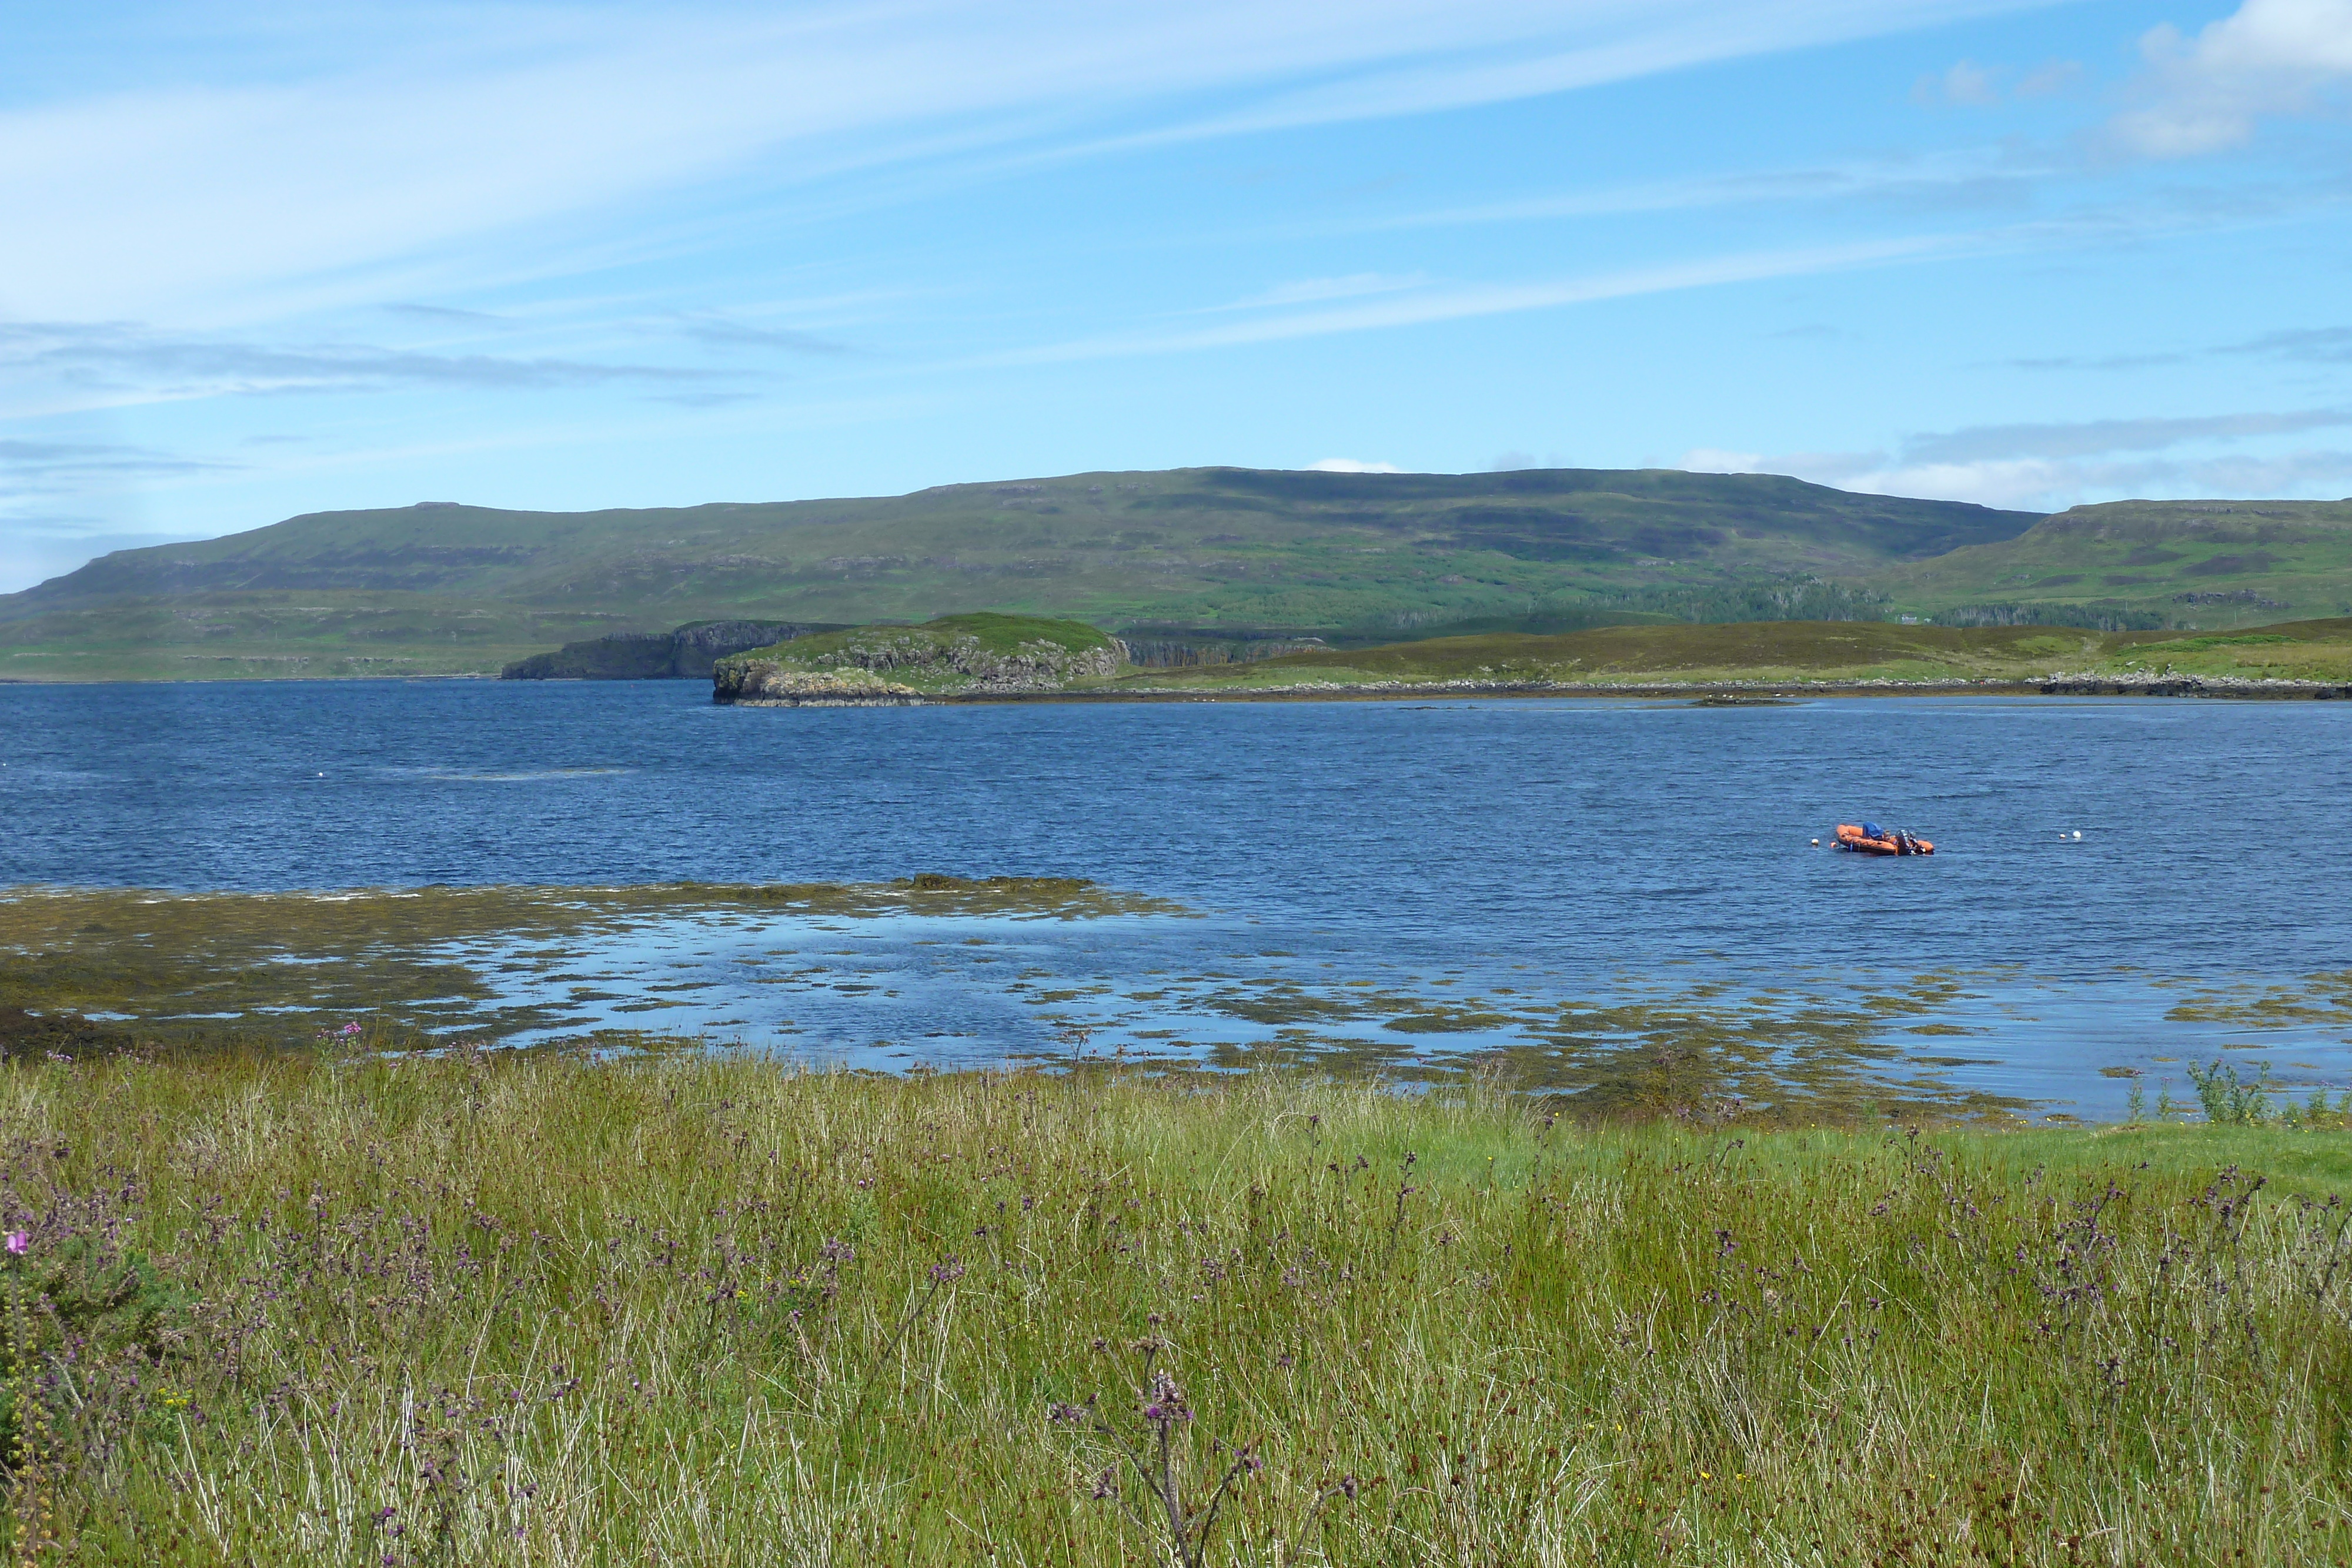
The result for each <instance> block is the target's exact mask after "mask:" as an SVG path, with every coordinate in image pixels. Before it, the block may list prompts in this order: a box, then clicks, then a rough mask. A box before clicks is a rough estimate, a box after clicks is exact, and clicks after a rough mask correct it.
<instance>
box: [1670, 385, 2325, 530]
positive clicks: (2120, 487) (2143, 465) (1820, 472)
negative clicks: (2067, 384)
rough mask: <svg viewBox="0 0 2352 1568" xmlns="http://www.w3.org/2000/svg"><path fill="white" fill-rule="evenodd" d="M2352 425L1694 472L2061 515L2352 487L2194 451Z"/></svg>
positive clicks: (2067, 428)
mask: <svg viewBox="0 0 2352 1568" xmlns="http://www.w3.org/2000/svg"><path fill="white" fill-rule="evenodd" d="M2347 427H2352V411H2347V410H2340V409H2305V410H2297V411H2294V412H2289V413H2230V414H2212V415H2204V416H2197V417H2189V418H2151V419H2104V420H2083V421H2072V422H2068V421H2053V422H2049V423H2021V424H1998V425H1978V426H1972V427H1969V428H1967V429H1962V430H1953V431H1944V432H1939V433H1935V434H1922V435H1916V436H1913V437H1911V438H1909V439H1907V440H1906V441H1904V442H1903V443H1902V444H1900V445H1899V446H1898V447H1897V448H1896V449H1895V450H1894V451H1891V452H1889V451H1877V452H1794V453H1782V454H1779V455H1767V454H1763V453H1756V452H1727V451H1720V450H1715V449H1706V448H1703V449H1700V450H1697V451H1693V452H1690V453H1687V454H1685V456H1684V458H1683V465H1684V466H1685V467H1687V468H1691V469H1694V470H1696V471H1699V472H1703V473H1773V474H1792V475H1795V476H1798V477H1799V478H1803V479H1811V480H1812V481H1814V482H1815V483H1817V484H1822V485H1834V486H1839V487H1840V488H1842V489H1849V490H1862V491H1866V492H1870V493H1873V494H1878V495H1895V496H1929V497H1940V498H1943V499H1947V500H1956V501H1975V502H1978V503H1979V504H1981V505H1984V506H1991V507H2019V508H2024V509H2029V510H2040V511H2054V510H2058V509H2061V508H2063V507H2069V506H2073V505H2075V504H2077V503H2078V502H2080V501H2083V500H2084V499H2107V498H2116V497H2126V496H2133V495H2149V494H2168V495H2176V496H2177V495H2184V494H2199V495H2265V494H2267V495H2294V494H2300V493H2308V492H2310V491H2312V490H2314V489H2315V488H2316V489H2330V490H2341V489H2343V488H2345V487H2352V453H2347V452H2344V451H2340V450H2331V449H2307V450H2301V451H2291V452H2275V451H2238V452H2230V451H2222V452H2212V451H2206V452H2202V453H2199V452H2196V451H2194V449H2195V448H2198V447H2208V448H2210V447H2214V446H2223V447H2226V446H2230V445H2232V444H2243V443H2248V442H2259V441H2262V440H2263V438H2272V437H2277V436H2282V435H2294V434H2304V433H2307V432H2310V431H2315V430H2334V429H2344V428H2347ZM2180 448H2189V449H2191V450H2190V451H2189V452H2188V453H2181V452H2180V451H2179V449H2180ZM2152 454H2167V455H2152Z"/></svg>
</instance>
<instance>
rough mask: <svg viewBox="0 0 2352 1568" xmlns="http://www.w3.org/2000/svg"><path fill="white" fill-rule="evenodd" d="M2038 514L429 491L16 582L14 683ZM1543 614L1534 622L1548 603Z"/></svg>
mask: <svg viewBox="0 0 2352 1568" xmlns="http://www.w3.org/2000/svg"><path fill="white" fill-rule="evenodd" d="M2036 520H2037V519H2036V517H2034V516H2033V515H2032V514H2029V513H2022V512H2000V511H1992V510H1989V509H1987V508H1984V507H1973V506H1967V505H1962V504H1959V503H1955V502H1945V501H1916V500H1906V499H1902V498H1899V497H1881V496H1862V495H1850V494H1847V493H1845V492H1843V491H1838V490H1832V489H1828V488H1825V487H1823V486H1818V485H1808V484H1804V483H1802V482H1801V481H1799V480H1795V479H1787V478H1778V477H1774V476H1762V475H1724V474H1685V473H1679V472H1675V471H1671V470H1648V469H1645V470H1633V471H1605V470H1591V469H1538V470H1530V471H1527V472H1522V473H1514V474H1469V475H1426V474H1400V475H1387V474H1367V475H1357V474H1322V473H1294V472H1278V471H1261V470H1254V469H1240V468H1195V469H1179V470H1174V471H1171V472H1166V473H1135V474H1080V475H1073V476H1066V477H1062V478H1055V479H1037V480H1023V481H1015V482H1007V483H998V484H982V485H953V486H940V487H939V488H936V489H930V490H922V491H918V492H916V493H915V494H913V495H909V496H900V497H880V498H867V499H850V500H821V501H797V502H788V503H778V504H770V505H735V504H718V505H710V506H702V507H675V508H654V509H647V510H628V511H619V510H615V511H600V512H576V513H562V512H511V511H499V510H493V509H490V508H487V507H467V506H458V505H454V504H436V503H426V504H422V505H419V506H415V507H402V508H397V509H389V510H380V511H358V512H320V513H313V514H310V515H309V516H305V517H294V518H290V519H289V520H287V521H285V522H282V523H277V524H273V525H271V526H270V527H268V528H257V529H254V530H252V531H251V532H248V533H243V534H236V535H232V536H229V537H227V538H218V539H211V540H206V541H205V542H203V543H199V544H182V545H164V546H158V547H153V548H150V549H136V550H121V551H117V552H116V553H114V554H112V555H109V556H106V557H103V558H101V559H98V560H95V561H92V562H91V563H89V565H88V566H85V567H83V568H82V569H80V570H78V571H75V572H71V573H68V574H67V575H66V576H64V577H60V578H56V579H53V580H50V581H47V582H45V583H42V584H40V585H39V586H38V587H36V588H33V589H29V590H26V591H24V592H21V593H16V594H11V595H6V596H5V597H0V677H5V678H12V679H19V680H23V679H34V680H42V679H47V680H58V679H130V678H158V677H162V678H200V677H206V676H213V677H222V676H240V677H250V676H268V675H367V674H496V673H497V672H498V671H499V668H500V667H501V666H502V665H505V664H509V663H513V662H515V661H518V660H520V659H523V658H526V657H528V656H530V655H531V654H535V653H544V652H547V651H550V650H552V649H554V648H556V647H558V646H559V645H560V644H563V643H573V642H579V641H583V640H588V639H594V638H600V637H604V636H607V635H609V634H611V633H614V632H667V631H668V630H669V629H670V628H672V627H676V626H678V625H680V624H681V623H684V622H697V621H719V620H756V621H773V622H801V623H807V622H832V623H835V624H864V623H868V622H877V621H904V622H919V621H925V620H929V619H931V618H933V617H936V616H940V615H944V614H954V613H959V612H971V611H977V610H999V611H1008V612H1024V613H1037V614H1045V615H1055V616H1074V617H1079V618H1083V619H1085V620H1087V621H1088V622H1093V623H1094V624H1096V625H1097V626H1101V627H1105V628H1108V629H1111V630H1115V631H1118V632H1123V633H1126V632H1138V631H1140V632H1143V633H1144V634H1145V635H1147V636H1149V635H1150V634H1151V633H1152V632H1155V631H1156V632H1181V633H1187V634H1189V633H1195V632H1198V633H1205V634H1209V635H1227V636H1231V635H1237V634H1243V633H1250V632H1277V633H1278V632H1318V633H1335V634H1336V633H1342V632H1353V633H1356V634H1357V636H1358V640H1366V639H1391V638H1395V637H1398V636H1409V635H1412V634H1414V633H1415V632H1426V631H1428V630H1431V629H1434V628H1441V627H1452V626H1460V625H1462V624H1464V623H1475V622H1485V623H1488V624H1493V625H1522V624H1544V625H1549V626H1557V627H1564V626H1570V625H1591V624H1593V623H1595V622H1609V621H1643V620H1650V621H1656V620H1665V619H1703V620H1733V619H1753V618H1756V617H1758V616H1759V615H1768V616H1769V615H1783V614H1800V613H1801V614H1811V615H1824V614H1826V615H1838V614H1847V613H1865V614H1876V613H1877V612H1878V611H1877V607H1876V604H1875V601H1868V600H1864V599H1858V598H1856V596H1855V595H1853V593H1852V591H1849V590H1845V589H1843V588H1840V587H1837V586H1835V585H1834V584H1824V583H1822V582H1821V581H1817V580H1818V579H1838V578H1853V577H1858V576H1861V575H1864V574H1867V573H1870V572H1874V571H1878V570H1883V569H1886V568H1891V567H1895V566H1898V565H1900V564H1902V563H1906V562H1916V561H1920V560H1924V559H1927V558H1929V557H1933V556H1937V555H1940V554H1942V553H1944V552H1946V551H1948V550H1952V549H1959V548H1965V547H1980V546H1986V545H1990V544H1992V543H1994V542H1996V541H2000V540H2006V539H2011V538H2015V537H2016V536H2018V535H2020V534H2021V533H2023V532H2024V531H2025V530H2026V529H2027V528H2029V527H2030V526H2031V525H2032V524H2033V523H2034V522H2035V521H2036ZM1530 618H1533V619H1532V621H1531V620H1530Z"/></svg>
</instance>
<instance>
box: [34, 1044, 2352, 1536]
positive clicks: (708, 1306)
mask: <svg viewBox="0 0 2352 1568" xmlns="http://www.w3.org/2000/svg"><path fill="white" fill-rule="evenodd" d="M0 1087H5V1096H0V1140H5V1148H6V1150H7V1151H8V1155H9V1157H8V1159H7V1161H6V1164H5V1172H0V1200H5V1204H6V1207H7V1211H8V1214H9V1217H10V1223H11V1224H12V1225H14V1226H16V1227H18V1228H21V1230H22V1231H23V1233H24V1251H23V1253H22V1254H21V1255H20V1256H12V1257H8V1258H6V1259H5V1260H0V1288H5V1291H6V1293H7V1295H8V1297H9V1299H10V1300H11V1301H16V1302H19V1303H22V1304H21V1305H19V1306H18V1307H17V1308H16V1311H15V1312H12V1313H10V1314H9V1315H8V1317H7V1320H6V1322H7V1332H8V1335H9V1337H10V1338H11V1339H12V1340H13V1341H14V1342H15V1346H16V1354H17V1355H18V1357H19V1358H21V1359H20V1361H19V1364H30V1365H31V1366H32V1367H34V1368H36V1369H37V1370H36V1371H35V1372H34V1374H33V1375H29V1376H27V1375H23V1374H20V1375H18V1377H17V1378H16V1380H14V1387H13V1388H12V1390H11V1399H10V1402H9V1406H8V1409H9V1411H10V1413H11V1424H12V1429H13V1430H14V1431H16V1432H17V1433H20V1434H21V1437H19V1438H17V1442H20V1443H21V1447H17V1446H16V1445H15V1444H14V1443H12V1448H11V1458H12V1460H13V1461H14V1464H13V1465H12V1469H13V1470H14V1474H15V1479H14V1484H13V1486H12V1493H13V1497H14V1500H15V1506H14V1507H12V1508H11V1509H9V1510H7V1511H6V1516H5V1518H0V1538H5V1541H6V1544H7V1547H8V1550H9V1552H10V1561H12V1562H14V1561H17V1560H19V1559H20V1558H21V1559H23V1560H26V1561H31V1560H33V1558H34V1557H35V1556H36V1555H37V1557H38V1560H39V1561H41V1562H43V1563H50V1562H55V1563H81V1564H91V1565H96V1564H100V1563H123V1564H130V1563H138V1564H142V1565H152V1568H212V1565H215V1564H222V1565H226V1564H231V1563H236V1564H245V1563H273V1564H274V1563H318V1564H332V1565H335V1568H358V1565H360V1564H362V1563H364V1564H368V1565H370V1568H374V1565H377V1564H390V1565H393V1568H428V1565H440V1564H459V1563H463V1564H467V1565H468V1568H505V1565H513V1568H523V1565H525V1564H543V1563H580V1564H587V1563H614V1564H619V1563H676V1564H681V1565H683V1564H689V1563H690V1564H696V1565H698V1568H751V1565H753V1564H817V1563H832V1564H843V1565H847V1564H868V1563H873V1564H880V1563H890V1564H905V1565H907V1568H950V1565H956V1568H961V1565H966V1564H972V1563H1003V1564H1007V1565H1010V1564H1014V1563H1028V1564H1041V1565H1042V1564H1049V1563H1050V1564H1055V1565H1058V1568H1115V1565H1128V1564H1141V1563H1170V1564H1176V1563H1213V1564H1232V1563H1266V1564H1273V1563H1296V1564H1318V1563H1320V1564H1339V1563H1345V1564H1370V1563H1449V1564H1451V1563H1481V1564H1484V1563H1495V1564H1503V1563H1509V1564H1526V1565H1528V1568H1566V1565H1568V1564H1583V1563H1610V1564H1614V1563H1624V1564H1633V1563H1643V1564H1647V1563H1692V1564H1700V1563H1705V1564H1722V1565H1726V1568H1732V1565H1744V1564H1751V1563H1752V1564H1759V1565H1760V1564H1768V1563H1769V1564H1786V1563H1920V1564H1925V1563H2002V1564H2013V1565H2036V1568H2039V1565H2045V1564H2046V1565H2050V1568H2057V1565H2060V1564H2080V1563H2212V1564H2222V1563H2260V1564H2265V1565H2278V1568H2301V1565H2305V1564H2309V1565H2313V1568H2317V1565H2320V1564H2327V1563H2341V1562H2342V1561H2344V1559H2345V1556H2346V1554H2347V1549H2352V1527H2348V1526H2347V1520H2352V1470H2347V1458H2346V1449H2345V1443H2344V1434H2345V1432H2346V1430H2347V1422H2352V1332H2347V1326H2346V1325H2347V1314H2352V1270H2347V1268H2345V1267H2344V1226H2343V1224H2342V1210H2341V1207H2340V1206H2339V1205H2338V1204H2336V1201H2335V1200H2334V1199H2333V1197H2325V1195H2327V1194H2330V1193H2334V1192H2340V1191H2342V1190H2344V1183H2345V1180H2346V1178H2347V1175H2352V1170H2347V1160H2346V1157H2345V1151H2344V1140H2343V1134H2341V1133H2340V1132H2333V1131H2316V1130H2313V1129H2315V1127H2324V1126H2340V1125H2341V1123H2342V1117H2341V1116H2340V1114H2337V1113H2335V1112H2334V1111H2332V1110H2325V1109H2324V1110H2322V1111H2321V1112H2319V1113H2305V1112H2302V1111H2297V1112H2296V1113H2295V1117H2294V1124H2268V1125H2242V1124H2232V1125H2223V1126H2185V1125H2179V1124H2165V1125H2139V1126H2132V1127H2124V1128H2115V1129H2107V1130H2103V1131H2098V1132H2093V1131H2088V1130H2072V1131H2063V1132H2062V1131H2046V1130H2036V1131H2017V1132H1979V1131H1968V1130H1961V1129H1937V1128H1932V1127H1931V1128H1927V1129H1924V1130H1923V1129H1918V1128H1907V1129H1906V1128H1897V1127H1892V1126H1887V1125H1884V1124H1881V1125H1864V1126H1861V1127H1858V1128H1855V1129H1853V1130H1852V1131H1835V1130H1822V1129H1818V1128H1816V1129H1809V1130H1803V1131H1796V1132H1775V1131H1771V1130H1769V1129H1764V1128H1757V1127H1751V1126H1747V1125H1744V1124H1738V1123H1736V1122H1735V1123H1734V1124H1731V1125H1728V1126H1727V1125H1724V1124H1709V1122H1708V1121H1707V1119H1706V1116H1705V1114H1704V1113H1701V1114H1698V1115H1696V1116H1694V1117H1693V1119H1692V1120H1691V1121H1690V1122H1687V1123H1675V1122H1670V1121H1661V1122H1658V1123H1653V1124H1645V1125H1582V1124H1580V1123H1579V1121H1578V1120H1577V1119H1576V1118H1575V1117H1573V1116H1572V1115H1564V1114H1559V1107H1558V1106H1557V1105H1555V1104H1551V1103H1546V1102H1544V1101H1542V1100H1540V1099H1538V1098H1536V1097H1525V1098H1520V1097H1512V1096H1508V1095H1506V1094H1503V1093H1500V1092H1493V1091H1491V1090H1480V1089H1473V1090H1469V1091H1465V1090H1463V1089H1460V1088H1445V1089H1439V1090H1435V1091H1433V1092H1429V1093H1425V1094H1398V1093H1393V1092H1386V1091H1385V1090H1383V1089H1382V1088H1381V1087H1379V1086H1377V1085H1369V1084H1367V1085H1354V1086H1349V1085H1338V1084H1332V1083H1328V1082H1310V1081H1307V1080H1303V1079H1286V1078H1280V1077H1270V1076H1269V1077H1257V1076H1239V1075H1228V1076H1222V1077H1213V1076H1210V1075H1194V1076H1185V1077H1178V1078H1175V1079H1172V1080H1168V1081H1159V1082H1155V1081H1153V1080H1152V1079H1150V1078H1148V1077H1145V1076H1142V1075H1139V1074H1135V1073H1125V1074H1115V1073H1109V1072H1093V1071H1087V1072H1078V1073H1072V1074H1068V1075H1063V1076H1054V1075H1045V1074H1015V1075H1008V1074H1004V1073H974V1074H963V1075H940V1076H935V1077H928V1078H925V1077H918V1078H913V1079H907V1080H896V1081H893V1080H886V1079H876V1078H869V1077H863V1076H854V1075H848V1074H841V1075H821V1074H806V1073H801V1072H796V1071H792V1070H791V1069H789V1068H782V1067H779V1066H777V1065H776V1064H774V1063H772V1062H767V1061H760V1060H757V1059H753V1058H749V1057H743V1056H738V1057H735V1058H734V1059H731V1060H730V1059H728V1058H725V1057H714V1056H710V1055H696V1056H690V1057H687V1058H684V1059H681V1060H675V1061H666V1062H663V1061H655V1062H648V1061H634V1062H606V1063H602V1064H599V1063H596V1062H593V1061H586V1060H582V1059H577V1058H569V1057H559V1056H545V1055H536V1056H535V1055H527V1054H523V1053H520V1052H516V1053H485V1052H467V1051H458V1052H454V1053H452V1054H451V1055H449V1056H447V1057H446V1058H442V1059H439V1060H434V1059H418V1058H394V1059H392V1060H381V1059H377V1060H370V1059H367V1058H364V1057H362V1058H360V1059H358V1060H352V1061H318V1060H315V1059H311V1058H307V1057H301V1056H278V1057H272V1058H261V1059H243V1060H240V1059H234V1058H231V1059H226V1060H220V1059H216V1060H212V1061H192V1062H175V1063H173V1064H170V1065H163V1064H157V1063H153V1062H142V1061H122V1062H101V1063H95V1064H92V1063H79V1064H66V1063H59V1062H55V1061H34V1062H31V1063H26V1064H22V1065H19V1064H16V1063H11V1064H8V1065H7V1066H5V1067H0ZM68 1336H70V1337H68ZM1212 1500H1217V1501H1218V1503H1219V1506H1217V1507H1215V1508H1214V1509H1212V1508H1210V1507H1209V1506H1208V1505H1209V1504H1210V1503H1211V1501H1212ZM27 1525H29V1526H30V1527H31V1528H30V1529H29V1530H27V1529H26V1526H27ZM43 1531H46V1532H47V1534H48V1535H49V1537H50V1538H51V1542H52V1543H51V1544H47V1545H37V1544H36V1543H37V1542H38V1540H39V1532H43Z"/></svg>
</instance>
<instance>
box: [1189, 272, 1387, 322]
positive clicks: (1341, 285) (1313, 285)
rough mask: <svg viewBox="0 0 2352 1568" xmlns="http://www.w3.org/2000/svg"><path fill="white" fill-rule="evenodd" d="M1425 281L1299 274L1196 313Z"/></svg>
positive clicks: (1348, 295) (1356, 294)
mask: <svg viewBox="0 0 2352 1568" xmlns="http://www.w3.org/2000/svg"><path fill="white" fill-rule="evenodd" d="M1427 281H1428V279H1427V278H1425V277H1423V276H1422V275H1421V274H1419V273H1413V274H1411V275H1409V276H1406V277H1389V276H1387V275H1385V274H1382V273H1378V272H1352V273H1349V275H1348V276H1347V277H1302V278H1299V279H1298V280H1297V281H1296V282H1292V283H1278V284H1276V285H1275V286H1274V287H1272V288H1268V289H1265V290H1263V291H1261V292H1259V293H1256V294H1253V295H1250V296H1249V297H1248V298H1244V299H1236V300H1234V301H1232V302H1231V303H1230V304H1225V305H1209V306H1204V307H1202V308H1201V310H1200V311H1198V312H1196V314H1200V315H1204V316H1205V315H1213V314H1216V313H1217V312H1219V311H1224V310H1270V309H1276V308H1280V307H1282V306H1286V305H1318V304H1321V303H1323V302H1324V301H1326V300H1330V299H1359V298H1362V297H1364V296H1365V295H1367V294H1394V293H1396V292H1398V291H1399V290H1401V289H1406V288H1415V287H1420V286H1421V285H1423V283H1426V282H1427Z"/></svg>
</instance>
